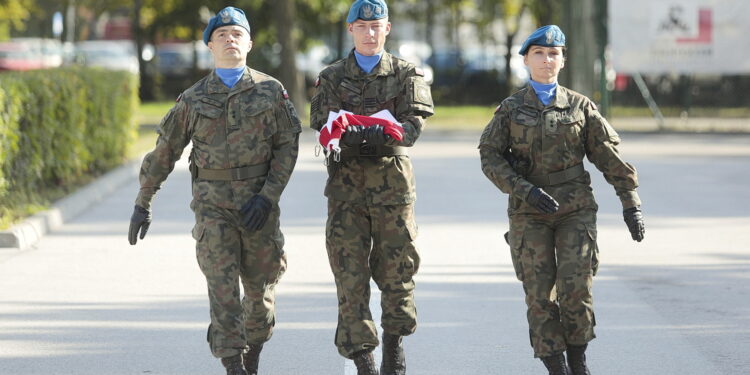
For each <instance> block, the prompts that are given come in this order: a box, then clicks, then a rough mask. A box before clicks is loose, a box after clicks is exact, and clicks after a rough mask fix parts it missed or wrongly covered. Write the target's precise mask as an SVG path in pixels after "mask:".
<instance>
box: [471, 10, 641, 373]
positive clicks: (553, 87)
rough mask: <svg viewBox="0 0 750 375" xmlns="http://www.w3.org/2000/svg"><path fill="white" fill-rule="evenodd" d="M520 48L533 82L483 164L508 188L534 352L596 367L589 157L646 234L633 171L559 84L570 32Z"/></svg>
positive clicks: (499, 125) (549, 362) (507, 105)
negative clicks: (589, 359)
mask: <svg viewBox="0 0 750 375" xmlns="http://www.w3.org/2000/svg"><path fill="white" fill-rule="evenodd" d="M519 53H520V54H521V55H523V56H524V63H525V64H526V66H527V67H528V69H529V72H530V73H531V81H530V82H529V83H530V84H529V86H527V87H525V88H523V89H521V90H520V91H518V92H516V93H515V94H513V95H512V96H510V97H509V98H507V99H505V100H504V101H503V102H502V103H501V104H500V106H498V108H497V110H496V111H495V115H494V117H493V118H492V120H491V121H490V123H489V124H488V125H487V127H486V128H485V130H484V132H483V133H482V137H481V139H480V143H479V149H480V155H481V159H482V171H483V172H484V174H485V175H486V176H487V178H489V179H490V181H492V182H493V183H494V184H495V185H496V186H497V187H498V188H499V189H500V190H501V191H503V192H504V193H506V194H508V195H509V202H508V216H509V218H510V232H509V233H507V234H506V240H507V241H508V242H509V244H510V246H511V258H512V260H513V267H514V268H515V271H516V276H517V277H518V279H519V280H521V282H522V283H523V289H524V292H525V293H526V304H527V306H528V309H527V319H528V322H529V335H530V338H531V345H532V347H533V348H534V356H535V357H537V358H541V360H542V361H543V362H544V365H545V366H546V367H547V369H548V370H549V373H550V374H563V375H566V374H569V373H570V372H569V370H568V369H567V367H566V364H565V355H564V352H566V351H567V354H568V364H569V365H570V368H571V369H572V373H573V374H575V375H579V374H581V375H583V374H590V372H589V370H588V368H587V367H586V357H585V355H584V352H585V351H586V347H587V344H588V342H589V341H591V340H592V339H593V338H594V337H595V335H594V325H595V323H596V321H595V319H594V311H593V305H592V296H591V284H592V277H593V275H594V274H595V273H596V269H597V266H598V259H597V253H598V248H597V245H596V211H597V208H598V206H597V204H596V202H595V201H594V195H593V193H592V189H591V186H590V185H591V178H590V176H589V174H588V172H586V171H585V170H584V168H583V164H582V161H583V157H584V156H586V157H588V159H589V161H591V162H592V163H593V164H594V165H595V166H596V168H597V169H599V170H600V171H602V173H604V178H605V179H606V180H607V182H608V183H610V184H611V185H613V186H614V188H615V191H616V193H617V196H618V197H619V198H620V201H621V202H622V206H623V210H624V211H623V214H624V217H625V223H626V224H627V226H628V229H629V230H630V233H631V236H632V238H633V240H636V241H639V242H640V241H641V240H642V239H643V234H644V225H643V216H642V214H641V210H640V204H641V201H640V199H639V198H638V194H637V193H636V188H637V187H638V179H637V177H636V171H635V168H634V167H633V166H632V165H630V164H628V163H626V162H624V161H623V160H622V159H621V158H620V155H619V153H618V152H617V148H616V146H617V145H618V144H619V143H620V137H619V136H618V135H617V133H616V132H615V130H614V129H613V128H612V127H611V126H610V125H609V124H608V123H607V121H606V120H605V119H604V118H603V117H602V116H601V114H599V112H598V111H597V108H596V106H595V105H594V104H593V103H592V102H591V100H589V99H588V98H586V97H585V96H583V95H581V94H579V93H577V92H574V91H572V90H569V89H567V88H565V87H562V86H560V85H558V84H557V76H558V74H559V73H560V69H562V68H563V66H565V35H564V34H563V32H562V30H560V28H559V27H557V26H555V25H548V26H544V27H541V28H539V29H537V30H536V31H534V32H533V33H532V34H531V36H529V38H528V39H527V40H526V41H525V42H524V44H523V46H522V47H521V49H520V51H519Z"/></svg>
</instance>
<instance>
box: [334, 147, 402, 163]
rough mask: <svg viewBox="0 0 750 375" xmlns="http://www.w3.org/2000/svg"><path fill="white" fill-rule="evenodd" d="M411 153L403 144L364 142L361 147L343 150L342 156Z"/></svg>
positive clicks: (354, 156)
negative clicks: (391, 144)
mask: <svg viewBox="0 0 750 375" xmlns="http://www.w3.org/2000/svg"><path fill="white" fill-rule="evenodd" d="M397 155H409V152H408V150H407V149H406V147H403V146H386V145H368V144H367V143H363V144H361V145H359V147H348V148H345V149H343V150H341V158H342V159H345V158H356V157H360V156H397Z"/></svg>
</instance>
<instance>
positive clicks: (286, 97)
mask: <svg viewBox="0 0 750 375" xmlns="http://www.w3.org/2000/svg"><path fill="white" fill-rule="evenodd" d="M283 95H284V99H289V93H288V92H286V90H284V91H283Z"/></svg>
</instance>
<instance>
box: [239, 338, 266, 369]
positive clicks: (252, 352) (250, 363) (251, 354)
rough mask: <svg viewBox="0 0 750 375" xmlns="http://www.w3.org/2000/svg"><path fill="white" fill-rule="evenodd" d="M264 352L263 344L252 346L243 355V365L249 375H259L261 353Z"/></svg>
mask: <svg viewBox="0 0 750 375" xmlns="http://www.w3.org/2000/svg"><path fill="white" fill-rule="evenodd" d="M261 350H263V344H260V345H255V344H250V345H248V346H247V349H245V352H244V353H242V363H244V364H245V371H247V375H258V362H259V361H260V351H261Z"/></svg>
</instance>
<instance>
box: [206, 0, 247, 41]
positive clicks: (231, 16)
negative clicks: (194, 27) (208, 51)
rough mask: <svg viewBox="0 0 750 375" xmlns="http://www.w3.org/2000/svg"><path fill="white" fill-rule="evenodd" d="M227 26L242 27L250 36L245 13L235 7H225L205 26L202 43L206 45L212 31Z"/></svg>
mask: <svg viewBox="0 0 750 375" xmlns="http://www.w3.org/2000/svg"><path fill="white" fill-rule="evenodd" d="M227 25H237V26H241V27H244V28H245V30H247V33H248V34H250V23H248V22H247V17H245V12H243V11H242V9H239V8H235V7H226V8H224V9H222V10H220V11H219V13H216V15H215V16H213V17H211V19H210V20H209V21H208V25H206V29H205V30H203V43H206V45H208V41H210V40H211V34H212V33H213V32H214V30H216V29H218V28H220V27H222V26H227Z"/></svg>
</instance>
